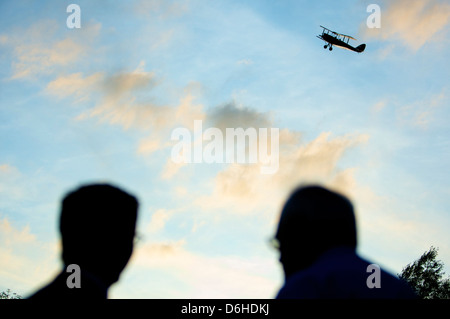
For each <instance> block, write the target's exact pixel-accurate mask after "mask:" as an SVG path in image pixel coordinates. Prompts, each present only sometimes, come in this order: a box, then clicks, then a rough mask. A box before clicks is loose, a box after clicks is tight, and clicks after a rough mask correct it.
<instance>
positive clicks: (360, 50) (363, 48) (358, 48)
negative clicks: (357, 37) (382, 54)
mask: <svg viewBox="0 0 450 319" xmlns="http://www.w3.org/2000/svg"><path fill="white" fill-rule="evenodd" d="M365 48H366V45H365V44H361V45H358V46H357V47H356V48H355V49H356V51H357V52H358V53H361V52H363V51H364V50H365Z"/></svg>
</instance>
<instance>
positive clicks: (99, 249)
mask: <svg viewBox="0 0 450 319" xmlns="http://www.w3.org/2000/svg"><path fill="white" fill-rule="evenodd" d="M137 213H138V201H137V199H136V198H135V197H134V196H132V195H129V194H127V193H125V192H124V191H122V190H120V189H118V188H116V187H114V186H111V185H107V184H101V185H87V186H83V187H81V188H79V189H77V190H75V191H74V192H71V193H69V194H68V195H67V196H66V197H65V198H64V200H63V202H62V209H61V217H60V224H59V226H60V228H59V229H60V233H61V238H62V260H63V262H64V268H63V269H62V271H61V273H60V274H59V275H58V276H57V277H56V278H55V279H54V280H53V281H52V282H51V283H50V284H49V285H47V286H46V287H44V288H42V289H41V290H39V291H38V292H36V293H35V294H34V295H32V296H31V297H30V298H31V299H58V298H61V299H68V298H102V299H105V298H107V297H108V288H109V287H110V286H111V285H112V284H113V283H115V282H116V281H118V279H119V276H120V273H121V272H122V270H123V269H124V268H125V266H126V264H127V263H128V260H129V259H130V256H131V254H132V251H133V241H134V236H135V227H136V220H137ZM71 264H76V265H78V266H79V267H80V269H81V280H80V283H81V288H76V287H73V288H69V286H68V284H67V279H68V277H69V276H71V274H72V272H73V270H71V271H70V272H67V271H66V270H67V266H69V265H71ZM69 281H70V278H69Z"/></svg>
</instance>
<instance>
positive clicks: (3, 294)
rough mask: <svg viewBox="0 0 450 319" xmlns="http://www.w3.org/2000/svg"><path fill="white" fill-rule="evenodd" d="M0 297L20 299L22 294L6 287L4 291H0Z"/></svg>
mask: <svg viewBox="0 0 450 319" xmlns="http://www.w3.org/2000/svg"><path fill="white" fill-rule="evenodd" d="M0 299H22V296H21V295H18V294H16V293H15V292H12V291H11V290H10V289H7V290H6V291H2V292H0Z"/></svg>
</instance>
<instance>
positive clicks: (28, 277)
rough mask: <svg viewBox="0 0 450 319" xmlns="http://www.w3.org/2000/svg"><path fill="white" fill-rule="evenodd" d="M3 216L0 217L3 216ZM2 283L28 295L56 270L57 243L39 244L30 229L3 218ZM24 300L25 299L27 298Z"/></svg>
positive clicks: (0, 221)
mask: <svg viewBox="0 0 450 319" xmlns="http://www.w3.org/2000/svg"><path fill="white" fill-rule="evenodd" d="M0 216H1V215H0ZM0 241H1V242H2V245H1V246H0V282H1V285H2V289H3V287H4V289H6V288H13V290H14V291H16V292H18V293H19V294H21V295H23V294H25V293H26V294H28V293H30V292H31V291H29V289H30V288H32V289H36V288H38V286H37V285H39V284H42V283H43V282H45V281H46V280H48V279H50V277H51V276H52V275H53V274H54V273H55V271H56V268H57V267H56V265H57V264H56V262H55V257H56V256H57V254H56V252H57V250H58V248H57V245H56V244H50V243H43V242H40V241H39V240H38V239H37V237H36V236H35V235H34V234H33V233H32V232H31V229H30V227H29V226H28V225H27V226H24V227H23V228H18V227H16V226H15V225H14V224H13V223H11V221H10V220H9V219H8V218H7V217H3V218H2V219H0ZM24 297H25V296H24Z"/></svg>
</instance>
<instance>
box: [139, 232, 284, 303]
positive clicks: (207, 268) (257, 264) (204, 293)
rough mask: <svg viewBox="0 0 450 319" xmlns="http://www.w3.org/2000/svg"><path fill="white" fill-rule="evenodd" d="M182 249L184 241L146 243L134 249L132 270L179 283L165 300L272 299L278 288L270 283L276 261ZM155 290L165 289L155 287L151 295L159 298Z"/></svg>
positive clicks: (275, 281)
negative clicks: (162, 274) (161, 276)
mask: <svg viewBox="0 0 450 319" xmlns="http://www.w3.org/2000/svg"><path fill="white" fill-rule="evenodd" d="M185 245H186V243H185V242H184V241H183V240H181V241H178V242H172V243H170V242H168V243H147V244H146V245H145V246H142V247H140V248H138V249H137V251H136V252H135V254H134V255H133V257H132V260H131V267H133V269H137V268H140V269H145V271H146V272H150V273H151V272H157V271H158V270H160V269H163V270H164V271H165V274H166V275H167V276H168V280H169V278H170V281H171V282H173V281H174V280H175V282H179V286H178V287H179V289H176V290H171V292H170V295H162V296H163V297H165V298H193V299H197V298H212V299H216V298H272V297H273V296H274V295H275V291H276V289H277V288H279V282H278V281H277V279H278V278H277V279H270V278H271V274H272V272H273V271H274V270H277V268H276V267H277V266H276V265H277V262H276V260H273V259H265V258H252V257H246V258H242V257H238V256H217V257H215V256H206V255H203V254H200V253H196V252H192V251H189V250H188V249H186V246H185ZM130 277H131V276H130ZM158 290H161V291H164V287H161V288H158V287H155V289H154V292H153V294H155V295H159V296H160V297H161V294H159V293H158ZM141 298H143V297H142V296H141Z"/></svg>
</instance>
